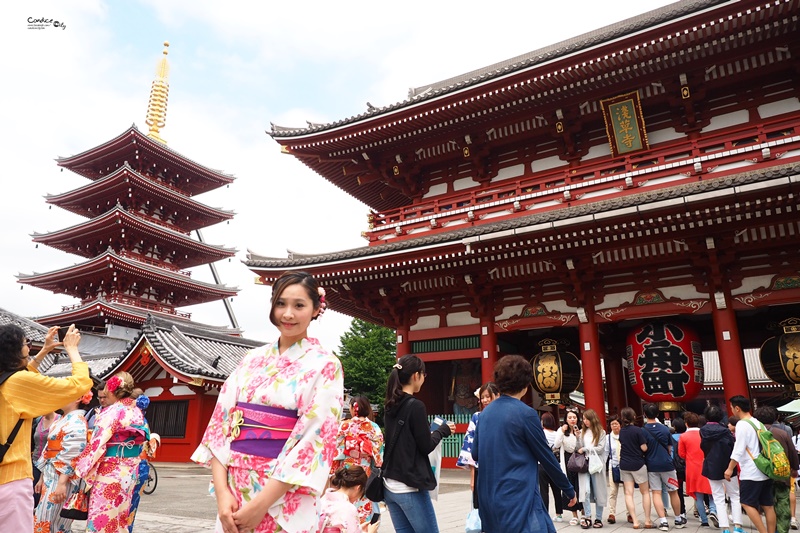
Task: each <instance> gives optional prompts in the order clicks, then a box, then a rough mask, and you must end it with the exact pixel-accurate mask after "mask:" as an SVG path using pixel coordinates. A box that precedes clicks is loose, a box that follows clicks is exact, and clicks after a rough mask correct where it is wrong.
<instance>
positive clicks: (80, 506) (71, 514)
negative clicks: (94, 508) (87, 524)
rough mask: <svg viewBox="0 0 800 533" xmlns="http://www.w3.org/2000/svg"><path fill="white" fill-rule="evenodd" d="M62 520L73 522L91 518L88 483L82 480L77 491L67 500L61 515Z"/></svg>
mask: <svg viewBox="0 0 800 533" xmlns="http://www.w3.org/2000/svg"><path fill="white" fill-rule="evenodd" d="M59 514H60V515H61V518H70V519H72V520H86V519H87V518H89V493H88V492H86V482H85V481H84V480H81V481H80V483H78V488H77V490H76V491H75V492H74V493H73V494H72V496H70V497H69V498H67V501H65V502H64V506H63V507H62V508H61V512H60V513H59Z"/></svg>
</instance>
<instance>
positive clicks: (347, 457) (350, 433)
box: [331, 396, 383, 525]
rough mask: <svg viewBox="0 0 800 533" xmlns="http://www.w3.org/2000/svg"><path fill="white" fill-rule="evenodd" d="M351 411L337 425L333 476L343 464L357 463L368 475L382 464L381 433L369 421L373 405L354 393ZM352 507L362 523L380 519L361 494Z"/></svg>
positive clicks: (375, 506) (375, 425) (375, 521)
mask: <svg viewBox="0 0 800 533" xmlns="http://www.w3.org/2000/svg"><path fill="white" fill-rule="evenodd" d="M350 413H351V414H352V415H353V417H352V418H351V419H349V420H345V421H343V422H342V424H341V425H340V426H339V434H338V436H337V437H336V447H337V448H338V449H339V456H338V457H337V458H336V459H335V460H334V461H333V466H332V467H331V474H332V475H335V474H336V472H337V471H338V470H339V469H340V468H342V467H344V468H351V467H354V466H358V467H361V468H363V469H364V471H365V472H366V473H367V477H369V475H370V472H372V469H373V468H374V467H380V466H381V465H383V433H381V428H380V427H379V426H378V424H376V423H375V422H373V421H372V406H371V405H370V403H369V399H368V398H367V397H366V396H357V397H355V398H353V399H352V400H350ZM355 506H356V509H358V518H359V521H360V523H361V524H362V525H366V524H376V523H378V521H380V510H379V509H378V504H377V503H376V504H373V503H372V502H371V501H370V500H369V498H365V497H364V495H363V494H362V495H361V496H359V498H358V499H357V501H356V502H355ZM376 511H377V513H376Z"/></svg>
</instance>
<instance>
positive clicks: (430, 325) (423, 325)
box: [411, 316, 439, 331]
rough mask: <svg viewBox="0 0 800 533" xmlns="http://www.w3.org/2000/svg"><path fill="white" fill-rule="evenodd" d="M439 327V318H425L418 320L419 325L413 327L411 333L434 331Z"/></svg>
mask: <svg viewBox="0 0 800 533" xmlns="http://www.w3.org/2000/svg"><path fill="white" fill-rule="evenodd" d="M438 327H439V317H438V316H423V317H420V318H419V319H418V320H417V323H416V324H414V325H413V326H411V331H421V330H423V329H434V328H438Z"/></svg>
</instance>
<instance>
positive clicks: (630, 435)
mask: <svg viewBox="0 0 800 533" xmlns="http://www.w3.org/2000/svg"><path fill="white" fill-rule="evenodd" d="M619 417H620V420H621V421H622V429H621V430H620V431H619V445H620V453H619V470H620V478H621V479H622V484H623V486H624V487H625V507H627V508H628V514H629V515H630V517H631V518H632V519H633V529H652V527H653V523H652V522H650V521H649V518H650V503H651V502H650V484H649V483H648V482H647V466H645V463H644V453H645V452H646V451H647V438H646V437H645V436H644V433H643V430H642V428H640V427H638V426H636V425H635V424H634V423H635V422H636V412H635V411H634V410H633V409H631V408H630V407H623V408H622V411H620V412H619ZM637 483H638V485H639V492H641V493H642V505H643V507H644V516H645V519H646V521H645V523H644V527H643V525H642V524H641V523H640V522H639V521H638V519H637V517H636V506H635V505H634V503H633V491H634V489H635V485H636V484H637Z"/></svg>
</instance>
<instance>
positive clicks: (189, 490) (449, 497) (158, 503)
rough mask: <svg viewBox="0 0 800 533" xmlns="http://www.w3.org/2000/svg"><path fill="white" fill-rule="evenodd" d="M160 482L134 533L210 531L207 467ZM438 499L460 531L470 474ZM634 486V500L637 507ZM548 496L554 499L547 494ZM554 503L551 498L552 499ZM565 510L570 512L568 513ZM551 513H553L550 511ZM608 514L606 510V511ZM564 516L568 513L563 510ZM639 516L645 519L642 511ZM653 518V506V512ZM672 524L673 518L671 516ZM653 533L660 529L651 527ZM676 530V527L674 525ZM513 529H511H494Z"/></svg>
mask: <svg viewBox="0 0 800 533" xmlns="http://www.w3.org/2000/svg"><path fill="white" fill-rule="evenodd" d="M156 466H157V468H158V474H159V478H158V487H157V488H156V491H155V492H154V493H153V494H152V495H150V496H147V495H143V496H142V503H141V506H140V507H139V514H138V515H137V518H136V525H135V528H134V531H135V533H213V532H214V519H215V516H216V503H215V501H214V499H213V498H211V497H210V496H209V495H208V482H209V481H210V479H211V476H210V474H209V473H208V470H206V469H204V468H199V467H196V466H191V465H174V464H167V463H160V464H159V463H157V464H156ZM440 490H441V494H440V495H439V500H438V501H435V502H434V503H433V506H434V509H435V510H436V516H437V517H438V521H439V530H440V532H441V533H464V522H465V520H466V517H467V513H468V512H469V509H470V505H471V501H472V497H471V494H470V491H469V475H468V473H466V472H464V471H462V470H456V471H447V470H446V471H443V472H442V482H441V485H440ZM638 494H639V493H638V491H637V493H636V495H637V497H636V504H637V508H638V507H639V501H640V500H639V496H638ZM551 499H552V498H551ZM551 505H552V503H551ZM687 507H688V508H689V525H688V527H687V528H686V529H684V530H682V531H681V533H712V532H713V531H718V530H714V529H713V528H711V529H710V530H709V528H701V527H700V521H699V520H697V519H696V518H694V517H693V516H692V514H691V513H692V510H693V509H694V507H693V503H691V500H689V499H688V498H687ZM567 514H569V513H567ZM553 515H554V516H555V514H553ZM606 515H607V511H606ZM565 516H567V515H565ZM639 516H640V519H641V520H642V521H643V520H644V518H643V517H642V515H641V513H640V515H639ZM653 516H654V517H655V511H653ZM617 517H621V518H622V520H621V521H617V523H616V524H614V525H609V524H605V525H604V528H603V530H604V531H605V532H606V533H612V532H615V533H632V532H633V529H632V528H631V525H630V524H628V523H627V522H626V521H625V511H624V502H623V500H622V499H620V501H618V502H617ZM670 523H672V519H670ZM555 525H556V528H557V529H558V531H559V533H580V532H581V531H582V530H581V529H580V527H579V526H570V525H569V523H568V522H561V523H556V524H555ZM85 530H86V524H85V523H84V522H75V523H74V525H73V533H83V532H84V531H85ZM745 530H747V531H749V532H751V533H753V532H755V528H753V527H752V526H751V525H750V522H749V521H747V519H745ZM652 531H653V533H656V532H657V531H658V530H652ZM676 531H677V530H676ZM380 533H394V528H393V527H392V523H391V517H390V516H389V513H388V512H386V510H385V509H384V512H383V522H382V524H381V527H380ZM492 533H514V532H505V531H504V532H492Z"/></svg>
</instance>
